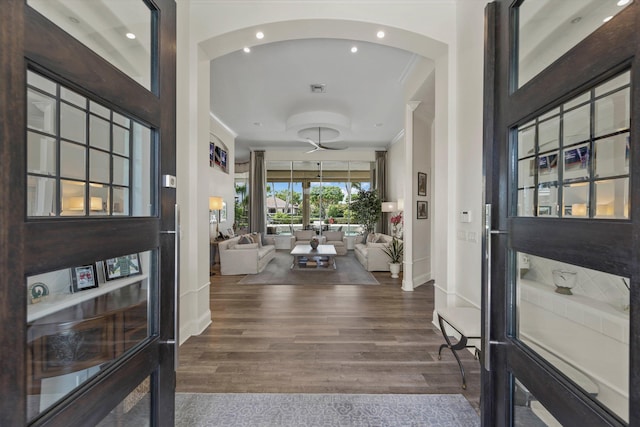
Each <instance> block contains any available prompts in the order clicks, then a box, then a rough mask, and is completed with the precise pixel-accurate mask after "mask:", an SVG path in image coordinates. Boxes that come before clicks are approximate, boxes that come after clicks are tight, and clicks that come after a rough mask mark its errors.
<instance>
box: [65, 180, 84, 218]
mask: <svg viewBox="0 0 640 427" xmlns="http://www.w3.org/2000/svg"><path fill="white" fill-rule="evenodd" d="M60 186H61V190H62V197H61V198H62V210H61V212H60V215H62V216H82V215H84V214H85V213H86V212H87V208H86V206H87V203H86V198H85V184H84V182H78V181H61V182H60Z"/></svg>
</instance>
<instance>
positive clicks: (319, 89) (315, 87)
mask: <svg viewBox="0 0 640 427" xmlns="http://www.w3.org/2000/svg"><path fill="white" fill-rule="evenodd" d="M309 86H310V87H311V93H324V92H325V91H326V86H327V85H325V84H324V83H312V84H311V85H309Z"/></svg>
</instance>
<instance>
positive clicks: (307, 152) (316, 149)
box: [304, 147, 321, 154]
mask: <svg viewBox="0 0 640 427" xmlns="http://www.w3.org/2000/svg"><path fill="white" fill-rule="evenodd" d="M320 149H321V148H320V147H316V148H314V149H313V150H309V151H306V152H305V153H304V154H309V153H313V152H316V151H318V150H320Z"/></svg>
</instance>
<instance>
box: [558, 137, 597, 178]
mask: <svg viewBox="0 0 640 427" xmlns="http://www.w3.org/2000/svg"><path fill="white" fill-rule="evenodd" d="M562 158H563V159H564V163H563V174H562V176H563V178H564V181H565V182H567V181H584V180H586V179H588V178H589V165H590V164H591V162H590V159H591V156H590V155H589V144H582V145H576V146H573V147H571V148H568V149H566V150H564V151H563V155H562Z"/></svg>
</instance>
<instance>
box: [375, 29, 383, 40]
mask: <svg viewBox="0 0 640 427" xmlns="http://www.w3.org/2000/svg"><path fill="white" fill-rule="evenodd" d="M376 37H378V38H379V39H383V38H384V31H382V30H380V31H378V32H377V34H376Z"/></svg>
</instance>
